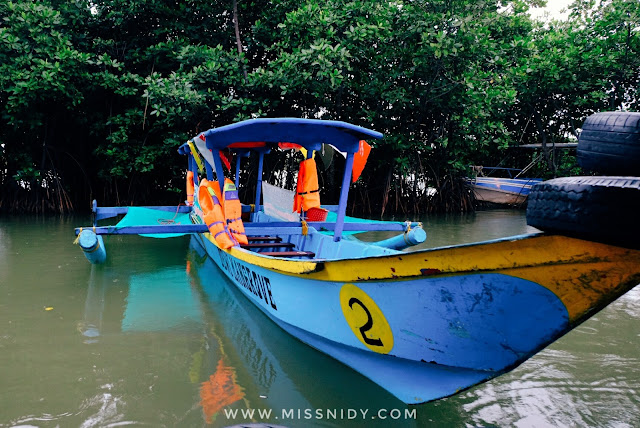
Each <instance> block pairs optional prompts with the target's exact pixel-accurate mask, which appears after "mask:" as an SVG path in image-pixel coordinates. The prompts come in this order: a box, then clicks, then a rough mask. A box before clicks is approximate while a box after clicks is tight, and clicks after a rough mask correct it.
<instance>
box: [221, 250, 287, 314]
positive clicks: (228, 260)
mask: <svg viewBox="0 0 640 428" xmlns="http://www.w3.org/2000/svg"><path fill="white" fill-rule="evenodd" d="M220 262H221V264H222V267H224V269H225V270H226V271H227V272H229V274H230V275H231V276H232V277H233V278H234V279H235V280H236V281H238V283H239V284H240V285H242V286H243V287H244V288H246V289H247V290H248V291H249V292H251V294H253V295H254V296H256V297H257V298H259V299H262V300H264V301H265V303H266V304H267V305H271V307H272V308H273V309H275V310H276V311H277V310H278V308H277V307H276V301H275V300H274V298H273V294H271V282H269V278H267V277H264V276H262V275H260V274H257V273H255V272H254V271H252V270H250V269H249V268H248V267H246V266H244V265H241V264H240V263H238V262H237V261H236V260H235V259H234V258H233V257H231V256H229V255H228V254H227V253H225V252H222V251H221V252H220Z"/></svg>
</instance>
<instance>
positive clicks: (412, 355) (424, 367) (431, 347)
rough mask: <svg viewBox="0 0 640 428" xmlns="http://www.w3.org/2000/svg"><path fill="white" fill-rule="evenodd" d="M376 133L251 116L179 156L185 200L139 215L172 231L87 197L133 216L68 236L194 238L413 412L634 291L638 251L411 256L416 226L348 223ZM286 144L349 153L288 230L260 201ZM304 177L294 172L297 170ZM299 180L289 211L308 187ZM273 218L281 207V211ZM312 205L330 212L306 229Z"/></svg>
mask: <svg viewBox="0 0 640 428" xmlns="http://www.w3.org/2000/svg"><path fill="white" fill-rule="evenodd" d="M379 138H382V134H380V133H378V132H375V131H372V130H370V129H366V128H362V127H359V126H355V125H351V124H348V123H344V122H338V121H325V120H312V119H293V118H281V119H253V120H248V121H244V122H240V123H236V124H232V125H227V126H222V127H219V128H214V129H210V130H208V131H206V132H204V133H203V134H201V135H198V136H196V137H194V139H193V140H190V141H189V142H188V143H186V144H184V145H182V146H181V147H180V149H179V152H180V153H181V154H184V155H186V156H187V158H188V165H189V167H188V173H187V177H188V179H187V181H188V184H187V195H188V199H187V201H188V202H189V203H192V205H191V206H181V207H150V208H148V209H149V210H150V212H151V214H150V215H151V217H153V215H154V213H155V215H156V216H157V219H156V220H160V219H162V218H167V217H168V218H171V219H172V221H173V224H158V223H159V222H158V221H153V220H151V219H150V217H146V218H145V220H144V221H142V220H140V221H136V219H135V214H136V212H135V211H134V210H131V209H129V208H126V207H121V208H117V207H115V208H114V207H98V206H97V204H95V203H94V212H95V219H96V222H97V221H98V220H102V219H106V218H110V217H113V216H115V215H118V214H123V213H127V215H130V214H134V218H133V219H131V220H129V221H127V222H125V224H122V223H119V224H117V225H114V226H98V225H97V223H96V224H94V225H93V226H90V227H87V228H78V229H76V234H79V235H82V234H83V233H85V232H87V231H90V232H91V233H92V234H94V235H95V236H98V237H99V236H101V235H105V234H147V235H156V234H158V235H161V236H166V234H186V233H188V234H194V236H195V238H194V239H197V240H198V243H199V244H200V246H202V248H204V250H205V251H206V254H207V256H208V257H210V258H211V259H212V260H213V261H214V262H215V263H216V264H217V265H218V266H219V267H220V269H221V270H222V271H223V272H224V273H225V275H226V276H227V277H228V278H229V279H230V280H231V282H232V283H233V284H234V285H235V287H237V289H238V290H239V291H240V292H241V293H242V294H243V295H244V296H245V297H246V300H247V302H251V303H252V304H254V305H255V306H256V307H257V308H259V309H260V310H261V311H262V312H264V313H265V314H266V315H267V316H268V317H269V318H270V319H271V320H272V321H273V322H274V323H275V324H277V325H278V326H280V327H281V328H282V329H283V330H285V331H286V332H288V333H290V334H291V335H293V336H294V337H296V338H298V339H299V340H301V341H302V342H304V343H306V344H308V345H310V346H312V347H313V348H315V349H317V350H319V351H322V352H324V353H326V354H328V355H330V356H332V357H334V358H335V359H337V360H339V361H340V362H342V363H344V364H346V365H347V366H349V367H351V368H353V369H354V370H356V371H357V372H359V373H361V374H363V375H364V376H366V377H368V378H369V379H371V380H372V381H373V382H375V383H377V384H378V385H380V386H381V387H382V388H384V389H386V390H387V391H389V392H391V393H392V394H393V395H395V396H396V397H397V398H398V399H400V400H402V401H403V402H405V403H410V404H416V403H423V402H426V401H431V400H436V399H439V398H442V397H446V396H450V395H453V394H456V393H458V392H460V391H462V390H464V389H467V388H469V387H471V386H473V385H476V384H478V383H480V382H484V381H487V380H489V379H491V378H493V377H495V376H498V375H500V374H502V373H505V372H507V371H509V370H512V369H513V368H515V367H517V366H518V365H519V364H521V363H522V362H523V361H525V360H527V359H528V358H530V357H532V356H533V355H534V354H535V353H537V352H538V351H540V350H541V349H543V348H544V347H546V346H547V345H549V344H550V343H552V342H553V341H555V340H556V339H558V338H559V337H561V336H562V335H564V334H566V333H567V332H568V331H570V330H571V329H573V328H574V327H576V326H577V325H579V324H580V323H581V322H583V321H584V320H586V319H587V318H589V317H590V316H592V315H593V314H595V313H596V312H597V311H598V310H600V309H602V308H603V307H605V306H606V305H607V304H609V303H610V302H612V301H614V300H615V299H616V298H618V297H619V296H621V295H622V294H624V293H625V292H627V291H628V290H630V289H631V288H632V287H634V286H635V285H636V284H638V283H639V282H640V251H638V250H635V249H630V248H626V247H620V246H616V245H610V244H604V243H600V242H593V241H589V240H585V239H580V238H576V237H572V236H565V235H563V234H550V233H542V232H539V233H532V234H527V235H519V236H513V237H509V238H504V239H498V240H491V241H485V242H478V243H473V244H466V245H455V246H449V247H442V248H436V249H428V250H417V251H407V250H406V248H405V247H408V246H410V245H411V244H415V243H419V242H421V241H423V240H424V238H425V237H426V235H425V233H424V231H423V230H422V228H421V225H420V224H419V223H411V222H406V223H400V222H380V221H378V222H374V221H363V220H358V219H351V218H349V217H347V216H346V207H347V198H348V193H349V187H350V184H351V182H352V180H353V178H354V173H353V170H354V164H356V165H360V166H361V165H362V151H363V150H362V147H363V143H362V142H363V141H364V140H369V141H371V140H374V139H379ZM283 142H286V143H287V144H286V145H284V144H282V143H283ZM293 144H295V145H297V147H300V148H302V149H304V152H306V159H305V161H306V160H310V159H313V152H314V151H318V150H322V145H323V144H331V145H332V146H334V147H335V148H336V149H337V150H338V151H340V152H344V153H346V166H345V171H344V175H343V178H342V187H341V193H340V200H339V203H338V205H337V206H322V207H317V206H312V207H310V208H309V209H308V210H307V209H306V207H305V204H307V203H308V202H309V201H307V200H302V202H301V204H302V205H301V207H302V208H301V209H300V214H301V217H299V219H298V220H296V221H292V220H283V219H282V218H279V217H278V216H275V215H273V214H269V213H268V212H266V211H265V207H266V206H267V204H266V202H264V203H263V199H262V195H261V192H262V188H263V186H262V176H263V165H264V156H265V155H267V154H268V153H269V152H270V151H274V150H279V149H280V148H281V147H289V146H291V145H293ZM223 150H225V151H231V152H234V153H236V154H237V156H236V159H237V163H236V168H235V177H234V178H235V181H231V180H227V181H225V177H224V171H225V169H224V167H223V156H221V151H223ZM247 155H249V156H257V164H258V174H257V177H258V178H257V185H256V194H255V198H253V200H252V201H250V202H251V203H249V204H247V203H245V204H242V206H241V209H242V211H243V213H242V214H243V216H242V217H243V221H240V220H239V218H240V217H235V216H236V215H237V212H236V214H233V215H231V214H229V213H227V214H224V215H225V218H224V219H223V220H220V219H219V216H220V215H221V214H220V213H221V212H222V211H216V210H218V209H219V208H220V209H222V208H224V209H225V210H226V209H227V208H229V207H232V206H234V204H235V202H234V201H235V199H234V198H235V196H234V191H235V189H236V188H237V187H238V186H240V185H241V183H240V182H239V171H240V162H241V159H245V158H246V156H247ZM303 162H304V161H303ZM228 169H229V170H230V171H229V173H228V174H229V175H232V173H233V171H232V170H231V168H228ZM307 173H308V171H307V172H304V171H303V169H301V170H300V172H299V176H304V177H307V175H306V174H307ZM305 179H306V178H305ZM216 183H217V186H213V185H212V184H216ZM298 185H299V187H298V188H297V192H296V193H295V194H294V196H293V197H294V201H295V200H296V199H295V198H298V197H302V196H301V195H306V194H310V193H312V192H313V191H311V192H308V191H307V190H305V188H304V185H302V188H301V187H300V180H299V181H298ZM215 187H217V189H216V188H215ZM223 189H224V190H223ZM301 189H302V190H303V191H300V190H301ZM227 192H228V193H227ZM191 195H194V196H191ZM195 195H197V196H195ZM294 201H289V202H294ZM294 206H295V203H294ZM229 209H230V208H229ZM231 211H233V210H231ZM267 211H269V210H267ZM282 211H288V212H289V213H291V208H290V205H289V206H285V207H283V208H282ZM312 211H316V213H317V212H318V211H319V212H320V213H322V212H324V211H329V213H328V214H331V216H329V215H328V214H327V217H326V218H324V217H323V216H320V217H321V218H320V219H317V218H313V219H312V218H311V216H310V215H309V213H311V212H312ZM126 218H127V217H125V219H126ZM313 220H318V221H313ZM160 223H162V221H160ZM241 229H244V230H243V231H242V230H241ZM372 230H377V231H379V230H390V231H397V232H398V236H397V237H396V238H394V239H391V240H386V241H384V242H377V243H368V242H363V241H360V240H357V239H354V238H353V237H350V235H349V234H352V233H355V232H363V231H372ZM243 236H246V240H244V238H243ZM221 237H222V238H224V239H221ZM234 241H235V242H234ZM242 241H244V243H242ZM229 242H231V245H229V244H228V243H229ZM82 248H83V249H84V248H93V246H92V245H91V242H88V243H85V244H84V245H83V247H82ZM101 248H104V245H102V247H101ZM90 256H91V254H87V258H89V259H90V260H91V257H90ZM312 369H313V368H312V367H310V370H312Z"/></svg>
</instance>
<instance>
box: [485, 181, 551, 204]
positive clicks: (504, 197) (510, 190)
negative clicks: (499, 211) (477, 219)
mask: <svg viewBox="0 0 640 428" xmlns="http://www.w3.org/2000/svg"><path fill="white" fill-rule="evenodd" d="M540 181H542V180H540V179H531V180H527V179H511V178H494V177H476V178H475V180H474V181H473V182H472V186H473V192H474V193H475V195H476V199H477V200H478V201H482V202H491V203H493V204H501V205H521V204H523V203H524V202H525V201H526V200H527V197H528V196H529V192H530V191H531V186H533V185H534V184H536V183H539V182H540Z"/></svg>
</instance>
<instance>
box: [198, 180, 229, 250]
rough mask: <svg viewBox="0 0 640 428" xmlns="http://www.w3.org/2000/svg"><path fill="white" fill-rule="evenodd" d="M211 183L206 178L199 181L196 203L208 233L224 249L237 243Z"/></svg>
mask: <svg viewBox="0 0 640 428" xmlns="http://www.w3.org/2000/svg"><path fill="white" fill-rule="evenodd" d="M212 184H215V183H211V182H209V181H207V180H206V179H203V180H201V181H200V186H198V203H199V204H200V207H201V208H202V213H203V215H204V218H203V220H204V222H205V224H206V225H207V228H208V229H209V233H211V234H212V235H213V237H214V239H215V240H216V243H217V244H218V245H219V246H220V248H222V249H224V250H226V249H227V248H231V247H233V246H234V245H237V242H236V241H235V240H234V239H233V237H232V236H231V235H230V234H229V231H228V230H227V222H226V220H225V217H224V212H223V210H222V204H221V203H220V199H219V198H218V196H217V195H216V192H215V190H214V189H213V186H211V185H212Z"/></svg>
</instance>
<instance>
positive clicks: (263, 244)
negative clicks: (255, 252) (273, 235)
mask: <svg viewBox="0 0 640 428" xmlns="http://www.w3.org/2000/svg"><path fill="white" fill-rule="evenodd" d="M240 247H242V248H293V247H295V245H294V244H292V243H291V242H250V243H249V244H244V245H240Z"/></svg>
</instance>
